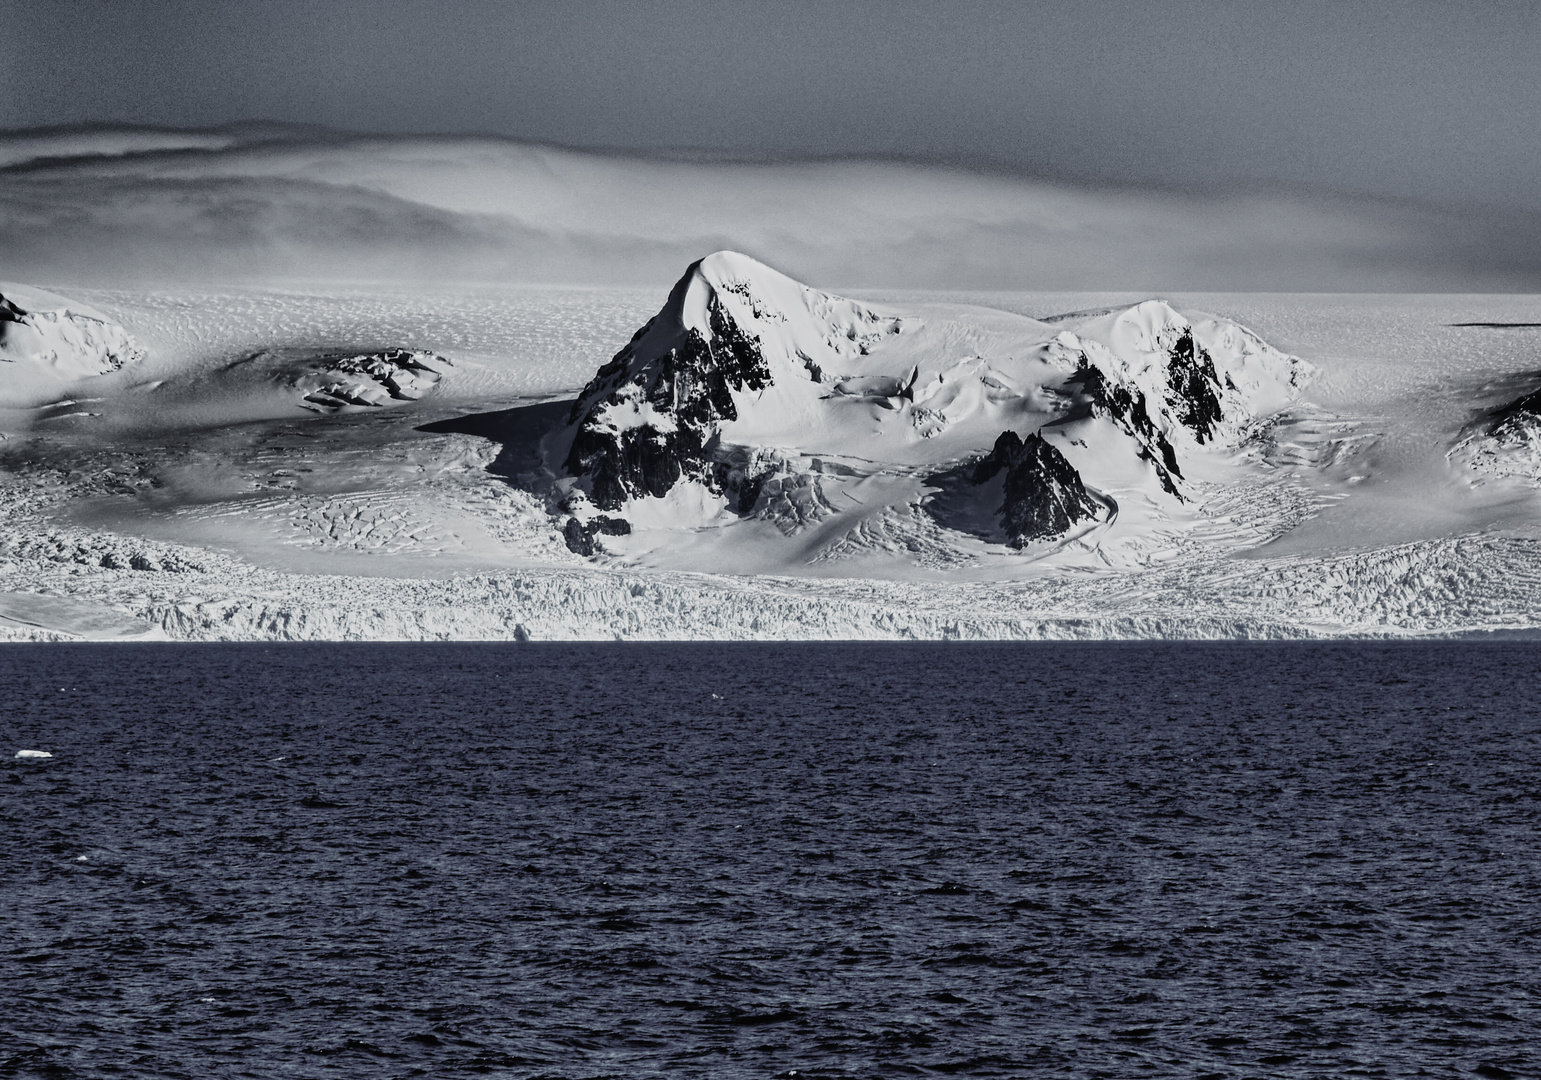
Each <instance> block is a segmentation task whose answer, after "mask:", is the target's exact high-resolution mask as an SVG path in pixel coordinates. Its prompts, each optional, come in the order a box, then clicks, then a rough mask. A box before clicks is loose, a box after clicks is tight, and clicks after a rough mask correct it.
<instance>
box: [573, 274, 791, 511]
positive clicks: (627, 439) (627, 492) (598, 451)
mask: <svg viewBox="0 0 1541 1080" xmlns="http://www.w3.org/2000/svg"><path fill="white" fill-rule="evenodd" d="M693 270H694V268H692V272H693ZM686 277H687V279H688V278H689V274H687V275H686ZM707 315H708V326H709V328H710V331H711V336H710V337H707V336H705V335H703V334H701V332H700V331H698V330H696V329H694V328H688V329H686V330H685V331H684V335H683V340H681V341H680V343H679V344H677V345H676V346H675V347H674V348H671V349H669V350H668V351H667V352H664V353H662V354H660V355H658V356H654V357H646V356H641V355H639V354H638V352H637V344H638V342H639V341H640V340H641V339H642V337H643V336H644V335H645V334H646V333H647V331H648V330H649V329H650V328H651V326H652V325H653V324H652V323H649V324H648V325H647V326H644V327H643V328H642V329H641V330H639V331H638V332H637V334H636V336H635V337H633V338H632V341H631V343H630V344H628V345H627V346H626V347H625V348H624V349H622V350H621V351H620V352H619V353H617V354H616V356H615V358H614V359H613V360H611V361H610V362H609V363H608V364H606V365H605V366H604V367H602V368H600V369H599V372H598V373H597V374H596V375H595V376H594V379H593V381H592V382H590V383H589V384H588V386H586V387H584V389H583V393H582V394H581V395H580V396H579V398H578V400H577V401H576V402H574V403H573V409H572V413H571V416H570V422H571V423H573V424H576V425H577V426H578V431H577V434H576V435H575V436H574V438H573V444H572V449H571V450H570V451H569V452H568V455H567V459H566V461H565V462H564V463H563V468H564V469H565V470H566V471H567V472H568V473H569V474H570V475H573V476H586V477H588V478H589V479H590V481H591V487H590V498H591V499H592V500H593V502H594V504H595V505H596V506H598V507H600V508H601V509H604V510H615V509H619V508H620V507H621V506H622V505H623V504H624V503H625V502H626V500H627V499H630V498H635V497H638V496H642V495H656V496H662V495H664V494H666V493H667V492H668V491H669V489H670V488H672V487H673V486H674V485H675V484H676V483H677V482H678V481H679V480H680V478H681V477H688V478H693V479H698V480H701V481H702V482H704V483H707V484H708V485H711V484H713V483H714V479H715V473H714V470H713V469H712V468H711V467H710V463H709V462H708V460H707V456H706V454H705V451H706V449H707V445H708V443H710V441H711V439H712V436H713V434H714V432H715V429H716V426H717V425H718V424H720V423H722V422H724V421H731V420H736V419H738V410H737V408H736V407H735V406H734V404H733V395H732V393H730V391H731V390H738V391H743V390H763V389H764V388H765V387H766V386H768V385H769V384H770V378H771V374H770V369H769V367H768V366H767V365H766V363H765V357H764V355H763V353H762V352H761V350H760V342H759V339H758V338H756V337H754V336H753V335H750V334H746V333H745V332H744V331H743V330H742V329H741V328H740V327H739V326H738V324H737V323H735V322H734V321H733V320H732V318H731V317H729V316H728V315H727V314H726V313H725V312H724V311H723V308H722V305H721V303H720V302H719V301H718V300H717V298H716V297H715V296H713V297H712V298H711V299H710V300H709V301H708V303H707ZM644 404H645V405H646V406H647V407H648V412H649V414H650V419H648V420H645V421H643V422H640V423H637V424H635V425H633V426H629V427H621V426H618V425H617V424H615V423H613V422H611V421H609V420H608V419H607V415H606V414H607V413H608V411H609V410H610V409H611V408H620V409H626V408H629V407H638V406H642V405H644Z"/></svg>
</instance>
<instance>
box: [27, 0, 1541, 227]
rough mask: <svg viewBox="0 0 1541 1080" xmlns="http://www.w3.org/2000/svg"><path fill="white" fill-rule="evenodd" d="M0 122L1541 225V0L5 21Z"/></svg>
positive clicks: (157, 5) (173, 5)
mask: <svg viewBox="0 0 1541 1080" xmlns="http://www.w3.org/2000/svg"><path fill="white" fill-rule="evenodd" d="M0 17H3V18H0V22H3V25H4V27H5V37H6V49H5V54H6V55H5V62H4V64H3V65H0V127H10V128H16V127H28V126H34V125H48V124H74V123H81V122H91V121H117V122H131V123H140V124H152V125H171V126H188V125H194V126H197V125H212V124H219V123H225V122H228V121H231V120H238V119H249V118H264V119H275V120H284V121H298V122H311V123H319V124H325V125H333V126H337V127H343V128H352V129H363V130H374V131H392V132H410V131H417V132H429V131H433V132H465V131H481V132H489V133H497V134H503V135H509V136H514V137H517V138H527V139H542V140H552V141H556V142H561V143H566V144H572V145H578V146H617V147H632V148H661V147H704V148H717V149H727V150H733V151H739V152H745V153H757V154H769V155H794V156H795V155H808V154H814V155H828V154H888V155H899V156H907V157H918V158H925V159H933V160H936V159H939V160H943V161H948V162H954V163H959V162H961V163H994V164H997V165H1002V166H1007V167H1010V168H1016V169H1023V170H1027V171H1029V172H1031V173H1034V174H1038V175H1046V176H1052V177H1059V178H1069V179H1076V180H1091V181H1102V182H1111V183H1118V184H1137V185H1141V184H1151V183H1155V184H1166V185H1174V186H1178V187H1194V186H1204V187H1212V186H1215V185H1219V186H1222V187H1224V186H1231V185H1235V184H1254V185H1255V184H1264V185H1270V184H1284V185H1307V186H1319V187H1325V188H1334V189H1338V190H1347V191H1357V192H1364V193H1370V194H1375V195H1382V196H1394V197H1413V198H1417V199H1423V200H1439V201H1447V202H1454V203H1473V202H1487V203H1495V204H1508V205H1510V206H1513V207H1517V208H1523V209H1529V210H1541V138H1537V132H1536V125H1537V118H1538V117H1541V77H1538V75H1537V59H1536V52H1535V49H1536V43H1537V42H1538V41H1541V4H1536V3H1534V2H1526V3H1464V4H1459V5H1456V4H1445V3H1386V4H1374V5H1344V4H1340V3H1315V2H1309V3H1270V4H1262V3H1257V4H1253V3H1178V4H1160V3H1146V2H1124V0H1112V2H1099V3H1084V4H1073V3H1056V4H1032V3H999V2H996V3H986V2H953V3H945V4H944V3H878V2H858V3H844V4H837V5H832V6H829V5H825V4H822V3H812V2H809V3H803V2H773V0H759V2H757V3H754V4H747V3H745V4H736V3H732V4H730V3H701V2H672V3H647V2H641V0H626V2H619V3H595V2H574V3H560V4H559V3H551V4H523V3H497V2H492V0H458V2H457V0H421V2H418V0H326V2H323V3H318V2H314V0H311V2H290V0H266V2H264V0H247V2H244V3H221V2H212V0H186V2H171V0H165V2H141V3H134V2H128V0H111V2H106V0H0Z"/></svg>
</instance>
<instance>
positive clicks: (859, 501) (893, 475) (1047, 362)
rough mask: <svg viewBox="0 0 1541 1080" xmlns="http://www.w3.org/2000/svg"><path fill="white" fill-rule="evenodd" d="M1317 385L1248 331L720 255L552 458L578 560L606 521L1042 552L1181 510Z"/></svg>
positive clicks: (594, 385)
mask: <svg viewBox="0 0 1541 1080" xmlns="http://www.w3.org/2000/svg"><path fill="white" fill-rule="evenodd" d="M1311 373H1312V369H1311V368H1310V366H1309V365H1307V364H1305V363H1304V362H1303V361H1301V360H1299V359H1297V358H1294V357H1291V356H1287V355H1285V354H1283V353H1281V352H1279V351H1277V350H1275V349H1273V348H1272V347H1270V346H1269V345H1268V344H1266V343H1265V342H1263V341H1262V340H1261V339H1260V338H1258V337H1257V336H1256V335H1255V334H1253V333H1251V332H1250V331H1248V330H1247V329H1246V328H1245V327H1242V326H1240V325H1238V324H1236V323H1234V322H1231V321H1229V320H1225V319H1218V318H1214V317H1211V316H1203V315H1195V316H1189V315H1185V314H1183V313H1181V312H1178V311H1177V310H1175V309H1173V308H1172V307H1170V306H1169V305H1167V304H1165V303H1162V302H1161V301H1156V300H1152V301H1147V302H1144V303H1141V304H1138V305H1135V306H1133V307H1129V308H1126V309H1120V310H1108V311H1091V312H1080V313H1076V314H1072V315H1065V316H1058V317H1055V318H1052V319H1049V320H1036V319H1031V318H1027V317H1025V316H1016V315H1010V314H1007V313H1004V312H999V311H986V310H982V309H973V310H965V311H963V312H961V313H960V312H959V311H957V310H956V309H953V310H940V309H937V310H931V309H926V308H924V307H921V308H916V309H914V310H902V311H901V310H897V309H890V308H888V307H882V308H879V307H877V306H872V305H867V304H863V303H860V302H858V301H855V300H849V299H845V298H842V297H837V296H832V295H829V294H827V293H822V292H819V291H817V290H814V289H811V288H809V287H807V286H805V285H802V284H800V283H798V282H796V281H793V280H792V279H790V278H788V277H786V276H784V275H782V274H780V273H778V272H776V271H774V270H772V269H770V268H769V267H767V266H764V265H762V264H761V263H758V262H756V261H755V260H753V259H751V258H749V257H747V256H744V255H740V254H737V253H735V252H727V251H722V252H717V253H716V254H714V255H711V256H708V257H707V258H705V259H702V260H701V261H699V262H697V263H695V264H694V265H692V266H691V267H690V268H689V269H688V270H687V272H686V273H685V275H684V277H682V278H681V279H680V281H679V282H678V284H676V285H675V287H674V289H673V291H672V292H671V293H670V295H669V299H668V301H667V302H666V303H665V304H664V306H663V308H662V310H660V311H659V313H658V314H657V315H656V316H655V317H654V318H653V319H652V320H651V321H649V322H648V323H647V324H646V325H645V326H643V327H642V328H641V329H640V330H638V331H637V333H636V335H635V336H634V337H633V338H632V340H631V342H630V343H628V344H627V345H626V346H625V348H623V349H622V350H621V351H620V352H619V353H618V354H617V355H616V356H615V357H614V359H612V360H611V361H610V362H609V363H608V364H606V365H605V366H604V367H602V368H601V369H600V370H599V372H598V373H597V374H596V375H595V377H594V378H593V380H592V381H591V382H590V383H589V384H588V385H587V386H586V387H585V388H584V390H583V392H582V393H581V394H580V395H579V397H578V399H577V400H576V401H575V402H574V403H573V406H572V409H571V411H570V413H569V416H568V418H567V420H568V423H567V425H566V427H565V428H564V429H563V430H561V431H560V432H558V433H555V434H554V435H553V436H552V437H551V438H550V439H549V440H548V443H547V460H548V464H549V465H550V467H551V468H552V470H553V472H555V473H558V474H561V475H563V476H565V479H563V480H561V481H560V482H559V484H558V494H559V496H560V500H561V505H562V507H563V509H564V510H565V511H567V512H569V513H570V514H571V515H572V516H573V518H574V520H575V521H576V523H577V524H576V525H571V524H570V525H569V536H570V537H571V536H572V535H574V530H575V529H576V530H578V531H580V532H581V533H582V535H583V536H584V542H583V543H571V544H570V546H573V547H574V550H583V551H588V550H589V549H590V547H591V546H592V545H591V544H590V543H589V542H588V541H589V540H591V539H592V535H593V530H591V529H589V528H588V526H587V522H589V521H590V520H593V519H595V518H597V517H600V516H603V517H604V518H605V520H606V522H612V521H617V520H624V521H625V522H626V523H627V524H628V525H629V526H632V527H634V528H637V529H641V530H645V531H652V532H655V533H656V532H660V531H670V530H673V531H688V532H699V531H700V530H702V529H704V528H726V527H730V526H733V525H736V524H739V523H743V522H753V521H759V522H770V523H773V524H774V525H776V526H777V527H778V529H779V530H780V531H781V532H782V533H783V534H785V535H789V536H790V535H795V534H799V533H804V532H806V531H807V530H808V529H809V528H810V527H811V526H813V525H816V524H818V523H820V522H824V521H838V520H840V519H846V521H847V523H848V526H849V528H848V529H847V530H846V531H847V532H850V531H853V530H859V529H860V527H861V526H862V525H863V523H864V522H865V523H868V524H870V523H871V521H872V519H873V517H874V515H875V514H886V516H887V517H889V518H890V519H894V521H898V522H900V525H899V527H900V529H901V531H902V530H903V528H904V527H905V526H904V525H903V524H902V523H903V522H904V521H908V522H909V523H910V524H911V525H912V526H914V525H915V524H916V523H917V522H923V523H924V525H925V526H926V527H928V528H931V529H932V530H933V531H934V529H937V528H939V529H941V530H943V532H947V533H957V534H962V535H964V536H973V537H975V538H977V539H980V540H984V541H986V542H988V543H996V544H1006V545H1009V546H1011V547H1014V548H1024V547H1026V548H1032V549H1033V550H1035V551H1036V550H1041V549H1042V547H1043V545H1044V544H1052V543H1054V542H1057V541H1060V540H1062V539H1064V538H1065V537H1067V536H1070V535H1071V534H1073V533H1075V532H1077V530H1080V531H1084V527H1085V526H1087V525H1090V524H1095V523H1099V522H1100V523H1108V522H1111V520H1112V519H1113V518H1114V517H1115V516H1117V513H1118V508H1119V505H1120V502H1121V501H1127V500H1128V498H1129V496H1130V495H1131V494H1133V495H1135V496H1137V497H1138V498H1140V499H1141V500H1143V501H1145V502H1148V503H1151V504H1157V505H1159V504H1161V503H1170V504H1182V503H1183V502H1184V501H1186V500H1187V498H1188V495H1187V485H1188V482H1189V481H1188V475H1187V474H1188V469H1189V463H1190V462H1191V461H1194V460H1195V459H1197V458H1201V457H1204V456H1205V455H1209V456H1215V455H1216V454H1218V453H1223V452H1225V451H1230V450H1234V449H1235V447H1236V446H1237V444H1238V442H1239V441H1240V439H1241V438H1242V436H1243V434H1244V433H1245V432H1246V431H1247V430H1248V428H1249V426H1250V425H1251V424H1253V423H1254V422H1255V421H1256V420H1257V419H1258V418H1259V417H1262V416H1265V415H1267V414H1270V413H1272V412H1275V411H1277V410H1279V409H1280V408H1282V407H1284V406H1285V405H1286V404H1288V403H1289V401H1290V400H1292V399H1293V398H1294V397H1295V395H1296V394H1297V392H1298V390H1299V389H1300V387H1301V386H1302V385H1303V384H1304V382H1305V381H1306V380H1307V379H1308V378H1309V376H1310V375H1311ZM894 521H891V522H890V526H892V525H893V523H894ZM605 530H606V531H607V532H608V533H609V534H610V535H612V536H616V535H621V536H630V535H631V531H630V530H624V531H623V530H621V529H619V528H618V527H617V526H616V525H613V524H607V525H606V526H605ZM839 531H840V530H839V529H838V528H835V529H826V530H825V532H836V533H838V532H839ZM827 539H828V540H829V541H831V542H838V541H839V540H841V539H843V537H840V536H830V537H827ZM653 542H654V543H659V542H663V543H666V541H653ZM646 546H647V543H644V542H642V541H638V540H635V539H633V540H617V541H612V542H610V543H609V544H608V545H607V547H608V548H609V549H612V550H614V551H615V552H616V553H619V554H627V553H632V554H635V553H638V552H640V551H641V550H642V548H643V547H646ZM820 554H821V552H817V551H815V552H810V555H811V556H813V557H817V556H818V555H820Z"/></svg>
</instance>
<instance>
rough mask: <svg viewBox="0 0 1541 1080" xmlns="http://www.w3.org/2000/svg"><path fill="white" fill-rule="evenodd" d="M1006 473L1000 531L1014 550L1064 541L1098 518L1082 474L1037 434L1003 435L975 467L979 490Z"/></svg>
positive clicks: (975, 480) (974, 472)
mask: <svg viewBox="0 0 1541 1080" xmlns="http://www.w3.org/2000/svg"><path fill="white" fill-rule="evenodd" d="M1003 469H1004V470H1005V473H1006V487H1005V498H1004V500H1003V501H1002V503H1001V507H1000V516H1001V525H1002V526H1003V527H1004V528H1005V530H1006V535H1007V536H1009V537H1010V543H1011V546H1012V547H1016V548H1020V547H1024V546H1026V545H1027V544H1029V543H1031V542H1032V541H1034V540H1052V539H1055V538H1056V537H1060V536H1064V535H1065V534H1066V533H1067V532H1069V531H1070V530H1071V528H1072V527H1074V526H1075V525H1076V524H1078V523H1079V522H1082V521H1090V520H1093V519H1095V518H1096V516H1097V511H1098V505H1097V502H1096V500H1094V499H1093V498H1092V497H1091V496H1090V495H1088V494H1087V493H1086V487H1085V485H1084V484H1082V483H1081V474H1080V473H1078V472H1076V470H1075V467H1074V466H1072V465H1071V464H1070V462H1069V461H1067V460H1065V455H1064V454H1061V453H1060V452H1059V451H1058V450H1057V449H1055V448H1054V446H1053V445H1052V444H1050V443H1048V442H1047V441H1045V440H1044V438H1043V437H1042V436H1041V435H1039V434H1038V433H1037V432H1036V431H1035V432H1033V433H1032V434H1031V435H1029V436H1028V437H1027V440H1026V441H1025V442H1024V441H1023V439H1022V438H1021V437H1020V436H1019V435H1018V434H1017V433H1016V432H1015V431H1003V432H1001V434H1000V437H999V438H998V439H996V440H995V447H994V449H992V450H991V451H990V453H989V454H988V455H986V456H985V457H983V458H981V459H980V460H979V461H978V462H977V463H976V464H975V466H974V471H973V475H972V476H971V477H970V480H971V481H972V482H973V483H974V484H976V485H978V484H983V483H985V482H986V481H987V480H990V479H992V478H993V477H994V476H995V475H996V474H997V473H999V472H1001V471H1002V470H1003Z"/></svg>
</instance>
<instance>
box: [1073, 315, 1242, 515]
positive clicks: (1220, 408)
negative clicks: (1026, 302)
mask: <svg viewBox="0 0 1541 1080" xmlns="http://www.w3.org/2000/svg"><path fill="white" fill-rule="evenodd" d="M1163 352H1164V353H1165V355H1164V357H1163V360H1164V361H1165V362H1164V364H1162V369H1163V374H1164V378H1163V379H1162V380H1161V383H1160V385H1159V386H1158V388H1157V391H1158V393H1159V397H1160V398H1161V399H1163V400H1161V401H1159V402H1155V403H1153V402H1151V401H1150V400H1149V399H1148V398H1147V396H1146V394H1145V391H1143V390H1142V389H1140V388H1139V387H1138V386H1136V385H1134V384H1133V383H1132V382H1129V383H1126V382H1122V381H1118V380H1117V379H1116V377H1112V378H1110V377H1109V375H1108V373H1107V372H1106V371H1104V370H1103V368H1102V366H1100V365H1099V364H1097V363H1096V362H1094V361H1093V360H1092V358H1091V357H1089V356H1088V355H1087V354H1086V353H1084V352H1083V353H1082V354H1081V358H1080V368H1079V370H1078V371H1077V372H1076V374H1075V375H1074V376H1073V377H1072V379H1071V381H1072V382H1076V383H1079V384H1080V386H1081V388H1082V390H1083V391H1084V392H1085V394H1086V396H1087V398H1088V399H1089V401H1090V404H1091V408H1092V411H1093V412H1094V413H1096V414H1098V415H1102V416H1106V417H1108V418H1110V419H1111V420H1113V421H1114V422H1115V423H1117V424H1118V425H1119V426H1120V427H1122V428H1123V429H1124V430H1125V431H1126V432H1128V433H1129V435H1130V436H1132V437H1133V438H1134V440H1135V442H1137V443H1138V444H1139V446H1140V452H1141V455H1142V456H1143V457H1145V458H1146V459H1147V460H1149V461H1150V462H1151V464H1152V466H1153V467H1154V468H1155V471H1156V476H1157V478H1158V479H1159V480H1160V481H1161V486H1162V488H1164V489H1165V490H1166V491H1167V493H1168V494H1170V495H1173V496H1176V497H1177V498H1179V499H1181V498H1182V492H1181V491H1180V490H1179V489H1178V486H1177V481H1178V480H1180V479H1182V468H1181V467H1180V466H1179V465H1178V463H1177V451H1176V449H1175V448H1174V447H1173V446H1172V442H1171V439H1170V438H1168V437H1167V433H1166V432H1165V431H1163V430H1162V428H1161V426H1160V424H1159V423H1158V421H1160V420H1163V419H1164V420H1166V422H1167V423H1168V424H1170V423H1171V422H1172V421H1175V422H1176V423H1177V424H1179V425H1181V426H1182V427H1185V428H1187V429H1188V430H1189V431H1191V432H1192V433H1193V438H1194V441H1195V442H1197V443H1198V444H1199V445H1200V446H1202V445H1203V444H1205V443H1206V442H1209V441H1210V440H1212V439H1214V438H1215V435H1216V432H1217V429H1218V428H1219V426H1220V425H1221V423H1223V422H1224V421H1225V419H1226V413H1225V406H1224V403H1223V398H1224V392H1225V391H1224V387H1223V386H1222V384H1221V382H1220V376H1219V374H1218V373H1217V372H1216V370H1215V362H1214V358H1213V357H1211V356H1210V355H1209V353H1208V352H1207V351H1206V350H1205V349H1204V347H1203V346H1202V345H1200V344H1199V343H1198V342H1197V341H1195V340H1194V337H1193V330H1192V328H1191V327H1183V328H1182V330H1181V333H1179V334H1178V335H1177V337H1176V338H1175V339H1174V340H1173V341H1172V342H1171V343H1170V344H1169V345H1166V346H1165V348H1164V349H1163ZM1153 404H1154V405H1155V406H1156V407H1155V408H1154V409H1153V408H1152V407H1151V406H1152V405H1153ZM1163 412H1164V413H1165V417H1163V416H1162V413H1163Z"/></svg>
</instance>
